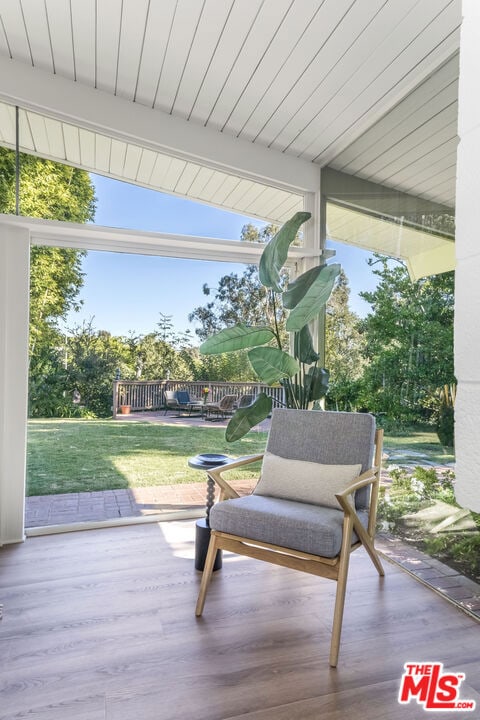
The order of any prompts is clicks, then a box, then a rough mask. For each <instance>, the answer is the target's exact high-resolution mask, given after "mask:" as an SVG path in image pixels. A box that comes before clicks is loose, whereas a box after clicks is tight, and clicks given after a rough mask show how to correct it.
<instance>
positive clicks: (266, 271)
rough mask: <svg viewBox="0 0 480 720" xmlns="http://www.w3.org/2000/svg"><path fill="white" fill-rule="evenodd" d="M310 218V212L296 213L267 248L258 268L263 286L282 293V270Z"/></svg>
mask: <svg viewBox="0 0 480 720" xmlns="http://www.w3.org/2000/svg"><path fill="white" fill-rule="evenodd" d="M310 218H311V213H309V212H297V213H295V215H294V216H293V217H291V218H290V220H287V222H286V223H284V224H283V225H282V227H281V228H280V230H279V231H278V232H277V233H276V235H274V237H273V238H272V239H271V240H270V242H269V243H268V244H267V245H266V246H265V250H264V251H263V253H262V257H261V258H260V264H259V268H258V270H259V277H260V282H261V283H262V285H264V286H265V287H268V288H273V289H274V290H275V291H276V292H282V287H281V285H280V270H281V269H282V267H283V266H284V265H285V261H286V259H287V256H288V249H289V247H290V245H291V244H292V242H293V241H294V240H295V237H296V235H297V232H298V229H299V227H300V225H302V223H304V222H306V221H307V220H309V219H310Z"/></svg>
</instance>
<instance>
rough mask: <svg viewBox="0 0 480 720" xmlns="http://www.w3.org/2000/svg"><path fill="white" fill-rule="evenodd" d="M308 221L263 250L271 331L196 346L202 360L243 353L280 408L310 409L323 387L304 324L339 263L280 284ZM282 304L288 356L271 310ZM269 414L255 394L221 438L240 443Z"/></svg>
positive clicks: (289, 225)
mask: <svg viewBox="0 0 480 720" xmlns="http://www.w3.org/2000/svg"><path fill="white" fill-rule="evenodd" d="M310 217H311V214H310V213H308V212H298V213H296V214H295V215H294V216H293V217H292V218H290V220H288V221H287V222H286V223H285V224H284V225H283V226H282V227H281V228H280V230H279V231H278V232H277V233H276V235H275V236H274V237H273V238H272V239H271V240H270V242H269V243H268V244H267V245H266V246H265V249H264V251H263V253H262V256H261V258H260V264H259V277H260V282H261V283H262V285H264V287H266V288H267V289H268V291H269V295H270V302H271V306H272V307H273V308H274V313H273V314H274V322H273V324H272V326H267V325H265V326H257V327H250V326H247V325H245V324H243V323H240V324H239V325H234V326H233V327H229V328H226V329H225V330H221V331H220V332H218V333H216V334H215V335H213V336H212V337H210V338H208V339H207V340H206V341H205V342H204V343H203V344H202V345H201V346H200V352H202V353H203V354H204V355H213V354H219V353H224V352H234V351H236V350H244V349H247V350H248V359H249V361H250V364H251V366H252V368H253V370H254V371H255V373H256V374H257V375H258V377H259V378H260V380H261V381H262V382H264V383H267V384H268V385H274V384H275V383H280V384H281V385H282V386H283V388H284V391H285V404H286V406H287V407H290V408H297V409H309V408H311V407H312V406H313V404H314V403H315V401H318V400H320V399H321V398H322V397H324V395H325V392H326V390H327V387H328V372H327V371H326V370H325V368H322V367H319V365H318V361H319V359H320V356H319V354H318V353H317V352H316V351H315V349H314V347H313V342H312V336H311V333H310V330H309V327H308V324H309V322H310V321H311V320H313V319H314V318H315V317H317V316H318V314H319V313H320V311H321V310H322V308H323V307H324V306H325V303H326V302H327V300H328V298H329V297H330V294H331V292H332V289H333V286H334V284H335V280H336V278H337V276H338V274H339V273H340V269H341V267H340V265H339V264H332V265H326V264H325V263H323V264H320V265H318V266H316V267H314V268H311V269H310V270H307V271H306V272H304V273H303V274H302V275H300V276H299V277H298V278H297V279H296V280H294V281H293V282H289V283H286V282H285V280H284V275H285V274H284V273H283V274H282V271H283V267H284V264H285V262H286V260H287V256H288V250H289V247H290V245H291V244H292V242H293V241H294V240H295V238H296V236H297V232H298V230H299V228H300V226H301V225H302V224H303V223H304V222H305V221H306V220H309V218H310ZM282 303H283V308H284V309H285V310H287V311H288V318H287V323H286V329H287V331H289V332H290V333H292V334H293V354H290V353H288V352H286V351H285V350H284V349H283V347H282V341H281V337H280V332H279V328H278V324H277V321H276V313H275V309H276V308H279V307H280V306H281V304H282ZM271 410H272V398H271V397H270V396H269V395H267V394H266V393H260V394H259V395H258V396H257V399H256V400H255V402H254V403H253V404H252V405H250V406H248V407H245V408H239V409H238V410H237V411H236V412H235V414H234V415H233V416H232V418H231V420H230V422H229V424H228V427H227V430H226V433H225V437H226V439H227V440H228V441H229V442H233V441H234V440H238V439H240V438H241V437H243V436H244V435H246V434H247V433H248V431H249V430H250V429H251V428H252V427H254V426H255V425H257V424H258V423H259V422H261V421H262V420H264V419H265V418H266V417H268V415H269V414H270V412H271Z"/></svg>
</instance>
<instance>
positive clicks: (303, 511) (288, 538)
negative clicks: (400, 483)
mask: <svg viewBox="0 0 480 720" xmlns="http://www.w3.org/2000/svg"><path fill="white" fill-rule="evenodd" d="M358 515H359V517H360V519H361V522H362V524H365V525H366V523H367V514H366V513H363V512H359V513H358ZM210 527H211V528H212V529H213V530H220V531H221V532H225V533H229V534H231V535H240V536H242V537H246V538H249V539H251V540H260V541H262V542H266V543H271V544H272V545H280V546H282V547H286V548H291V549H292V550H300V551H301V552H306V553H311V554H312V555H321V556H322V557H329V558H331V557H335V556H336V555H338V553H339V552H340V547H341V544H342V530H343V512H342V510H336V509H334V508H327V507H320V506H318V505H308V504H307V503H301V502H295V501H293V500H282V499H279V498H273V497H267V496H264V495H248V496H247V497H241V498H235V499H234V500H224V501H223V502H219V503H217V504H216V505H214V506H213V508H212V509H211V511H210ZM357 539H358V538H357V536H356V535H355V534H354V538H353V542H356V540H357Z"/></svg>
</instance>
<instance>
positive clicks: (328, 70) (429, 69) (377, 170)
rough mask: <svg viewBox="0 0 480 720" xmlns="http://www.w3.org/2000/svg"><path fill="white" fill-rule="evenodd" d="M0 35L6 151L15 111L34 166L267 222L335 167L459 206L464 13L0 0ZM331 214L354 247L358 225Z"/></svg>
mask: <svg viewBox="0 0 480 720" xmlns="http://www.w3.org/2000/svg"><path fill="white" fill-rule="evenodd" d="M0 20H1V22H0V99H2V100H3V102H4V105H3V106H2V107H1V108H0V113H1V114H0V118H1V119H0V132H1V137H0V142H1V143H2V144H5V145H8V146H10V147H12V145H13V142H12V139H13V137H14V135H13V136H12V130H14V126H12V122H13V120H12V106H14V105H18V106H19V107H20V108H22V112H21V113H20V120H21V137H20V143H21V147H22V148H23V149H25V150H26V151H28V152H33V153H37V154H39V155H42V156H46V157H51V158H53V159H57V160H60V161H63V162H67V163H71V164H73V165H78V166H79V167H84V168H85V169H87V170H91V171H94V172H98V173H101V174H105V175H109V176H112V177H116V178H120V179H123V180H128V181H130V182H135V183H137V184H140V185H145V186H147V187H153V188H156V189H159V190H163V191H166V192H170V193H175V194H179V195H182V196H185V197H190V198H192V199H196V200H199V201H201V202H207V203H211V204H213V205H215V206H218V207H223V208H227V209H231V210H234V211H236V212H241V213H243V214H247V215H251V216H256V217H259V218H262V219H265V220H269V221H273V222H282V221H283V220H284V219H286V218H287V217H289V216H290V215H291V214H292V213H293V212H294V211H295V210H297V209H299V208H300V207H301V206H303V202H304V197H305V195H306V194H307V195H308V194H309V193H315V192H317V191H318V187H319V182H320V169H321V168H323V167H325V166H327V165H328V166H330V167H332V168H334V169H336V170H341V171H342V173H344V174H349V175H354V176H356V177H358V178H363V179H367V180H369V181H370V182H372V183H377V184H381V185H384V186H386V187H388V188H390V189H395V190H398V191H400V192H402V193H406V194H410V195H414V196H417V197H420V198H423V199H425V200H429V201H432V202H434V203H438V204H440V205H442V206H446V207H447V208H449V210H450V211H451V208H452V207H453V205H454V197H455V174H456V172H455V169H456V122H457V112H456V107H457V80H458V47H459V27H460V21H461V3H460V0H435V2H432V1H431V0H403V1H402V2H401V3H399V2H398V0H323V2H320V0H318V1H314V2H303V0H249V2H248V3H246V2H244V1H243V0H163V2H161V3H160V2H158V3H157V2H153V1H152V0H68V1H67V0H45V2H43V3H38V2H37V1H36V0H0ZM309 204H310V205H311V204H312V201H311V200H310V201H309ZM336 207H337V209H336V210H335V211H333V210H332V211H331V212H330V213H329V217H330V224H331V225H332V228H333V227H334V224H335V225H336V226H338V223H339V222H340V223H343V227H344V232H343V239H344V240H345V241H347V242H359V243H360V236H365V234H366V233H367V232H371V230H368V229H367V228H366V227H364V228H363V229H362V230H361V231H360V229H358V231H357V232H354V231H353V230H352V223H353V221H354V220H355V219H356V220H357V221H358V222H360V219H359V215H361V214H362V213H363V209H361V210H358V209H357V210H354V211H353V210H352V208H350V207H344V208H342V207H341V205H337V206H336ZM340 209H342V211H343V213H344V219H343V220H339V219H338V218H339V212H340ZM352 213H353V214H352ZM335 218H337V219H336V220H335ZM334 220H335V223H334ZM382 222H384V223H385V222H387V223H388V220H385V219H383V220H382ZM395 222H397V220H396V221H395ZM348 225H349V226H350V228H351V231H350V233H346V232H345V228H346V227H347V226H348ZM415 233H417V234H415ZM409 234H410V235H411V238H410V241H409V242H410V244H411V246H412V247H413V248H414V250H415V251H418V252H417V255H419V256H420V255H422V256H423V257H424V259H428V258H430V259H432V253H433V255H437V256H438V257H440V255H442V254H443V250H442V251H441V252H440V255H438V253H437V250H438V248H435V247H430V246H429V247H428V248H427V249H425V242H426V241H427V240H428V238H424V237H421V234H420V231H418V228H413V227H410V228H409ZM387 235H388V232H386V231H385V232H383V233H382V232H380V231H379V232H378V233H377V239H376V241H375V243H373V245H375V247H376V248H377V247H378V249H379V250H380V251H382V252H387V250H388V248H391V243H390V244H389V243H388V242H387ZM427 235H428V236H429V238H430V242H431V239H432V233H427ZM438 237H439V242H440V244H441V245H442V247H443V243H445V242H450V241H449V239H445V238H443V237H442V236H441V235H439V236H438ZM355 238H356V239H355ZM384 241H385V242H384ZM415 243H418V244H417V245H415ZM397 244H398V243H397ZM427 244H428V243H427ZM450 244H451V243H450ZM370 246H372V243H371V244H370ZM409 248H410V245H408V247H407V244H406V241H405V244H404V248H403V249H401V252H400V251H399V255H400V256H401V257H405V256H408V258H410V257H411V249H409ZM397 249H398V248H397ZM402 253H403V254H402ZM446 254H447V255H448V253H446ZM408 258H407V259H408ZM432 262H433V260H432ZM426 265H429V262H427V263H425V262H423V265H422V267H423V268H425V267H426ZM432 267H433V265H432ZM436 267H438V264H437V265H436ZM411 269H412V272H413V274H414V275H417V273H418V268H417V270H415V271H413V264H411ZM445 269H447V268H445ZM422 272H423V270H422Z"/></svg>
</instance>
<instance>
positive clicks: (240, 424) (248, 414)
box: [225, 393, 272, 442]
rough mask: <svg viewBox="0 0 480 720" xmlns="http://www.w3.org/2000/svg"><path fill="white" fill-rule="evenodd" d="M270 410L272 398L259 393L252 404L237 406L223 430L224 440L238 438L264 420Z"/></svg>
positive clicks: (228, 440)
mask: <svg viewBox="0 0 480 720" xmlns="http://www.w3.org/2000/svg"><path fill="white" fill-rule="evenodd" d="M271 412H272V398H271V397H269V396H268V395H266V394H265V393H260V394H259V395H258V397H257V399H256V400H255V402H254V403H253V404H252V405H249V406H248V407H245V408H239V409H238V410H237V411H236V412H235V414H234V415H232V417H231V418H230V422H229V423H228V425H227V429H226V430H225V440H227V442H234V441H235V440H240V438H242V437H243V436H244V435H246V434H247V433H248V432H249V430H251V429H252V428H253V427H255V425H258V423H259V422H261V421H262V420H265V418H266V417H268V416H269V414H270V413H271Z"/></svg>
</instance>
